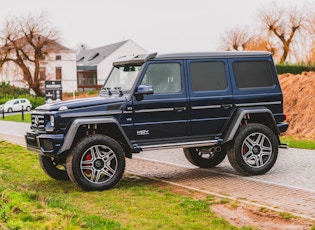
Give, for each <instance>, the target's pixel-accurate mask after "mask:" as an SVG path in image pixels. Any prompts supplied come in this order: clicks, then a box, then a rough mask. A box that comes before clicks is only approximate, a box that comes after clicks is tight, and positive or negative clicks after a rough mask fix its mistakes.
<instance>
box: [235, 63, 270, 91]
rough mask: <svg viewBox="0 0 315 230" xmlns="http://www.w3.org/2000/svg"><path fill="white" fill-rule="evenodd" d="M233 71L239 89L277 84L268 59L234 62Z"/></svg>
mask: <svg viewBox="0 0 315 230" xmlns="http://www.w3.org/2000/svg"><path fill="white" fill-rule="evenodd" d="M233 71H234V76H235V81H236V86H237V88H239V89H246V88H258V87H272V86H274V84H275V83H274V79H273V75H272V71H271V63H270V62H268V61H238V62H234V63H233Z"/></svg>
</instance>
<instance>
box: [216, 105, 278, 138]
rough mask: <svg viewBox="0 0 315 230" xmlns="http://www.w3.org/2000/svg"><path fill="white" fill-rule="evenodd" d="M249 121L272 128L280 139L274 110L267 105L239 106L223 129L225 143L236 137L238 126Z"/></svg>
mask: <svg viewBox="0 0 315 230" xmlns="http://www.w3.org/2000/svg"><path fill="white" fill-rule="evenodd" d="M247 123H260V124H263V125H266V126H267V127H268V128H270V129H271V130H272V131H273V132H274V134H275V135H276V136H277V138H278V139H279V137H278V136H279V134H280V132H279V130H278V127H277V123H276V120H275V118H274V116H273V114H272V112H271V111H270V110H269V109H267V108H266V107H255V108H239V109H237V110H236V111H235V112H234V113H233V115H232V118H231V119H230V121H229V123H228V124H227V125H226V128H225V129H224V131H223V133H222V134H223V143H225V142H228V141H231V140H233V139H234V136H235V135H236V132H237V130H238V128H239V127H240V126H241V125H246V124H247Z"/></svg>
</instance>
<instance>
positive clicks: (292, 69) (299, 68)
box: [276, 64, 315, 74]
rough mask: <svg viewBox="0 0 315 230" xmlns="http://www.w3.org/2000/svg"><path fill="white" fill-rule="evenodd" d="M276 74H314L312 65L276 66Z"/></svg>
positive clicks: (314, 69)
mask: <svg viewBox="0 0 315 230" xmlns="http://www.w3.org/2000/svg"><path fill="white" fill-rule="evenodd" d="M276 68H277V72H278V74H284V73H291V74H301V73H302V72H304V71H306V72H309V71H314V72H315V66H314V65H287V64H284V65H282V64H277V65H276Z"/></svg>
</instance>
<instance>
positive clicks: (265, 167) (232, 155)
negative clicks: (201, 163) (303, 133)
mask: <svg viewBox="0 0 315 230" xmlns="http://www.w3.org/2000/svg"><path fill="white" fill-rule="evenodd" d="M227 155H228V159H229V162H230V164H231V165H232V167H233V168H234V169H235V170H236V171H238V172H239V173H241V174H243V175H261V174H264V173H266V172H268V171H269V170H270V169H271V168H272V167H273V165H274V164H275V162H276V160H277V157H278V139H277V137H276V135H275V134H274V132H273V131H272V130H271V129H270V128H268V127H267V126H265V125H263V124H258V123H252V124H248V125H244V126H241V127H240V128H239V130H238V132H237V134H236V137H235V139H234V140H233V141H232V142H231V143H230V144H229V146H228V151H227Z"/></svg>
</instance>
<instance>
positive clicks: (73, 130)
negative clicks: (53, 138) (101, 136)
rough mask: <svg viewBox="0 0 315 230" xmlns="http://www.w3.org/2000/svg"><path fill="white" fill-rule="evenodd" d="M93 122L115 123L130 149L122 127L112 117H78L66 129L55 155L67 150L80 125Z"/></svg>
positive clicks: (92, 123)
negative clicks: (60, 145)
mask: <svg viewBox="0 0 315 230" xmlns="http://www.w3.org/2000/svg"><path fill="white" fill-rule="evenodd" d="M94 124H115V125H116V126H117V128H118V130H119V131H120V133H121V134H122V136H123V138H124V141H125V142H126V143H127V145H128V146H129V147H130V149H132V145H131V143H130V141H129V139H128V137H127V135H126V134H125V132H124V130H123V129H122V127H121V126H120V124H119V122H118V121H117V120H116V119H115V118H112V117H106V118H78V119H75V120H74V121H73V122H72V124H71V126H70V128H69V129H68V132H67V134H66V135H65V137H64V142H63V145H62V147H61V148H60V149H59V151H58V153H57V155H59V154H60V153H62V152H65V151H67V150H69V149H70V148H71V146H72V143H73V141H74V138H75V136H76V133H77V131H78V129H79V127H80V126H82V125H94Z"/></svg>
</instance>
